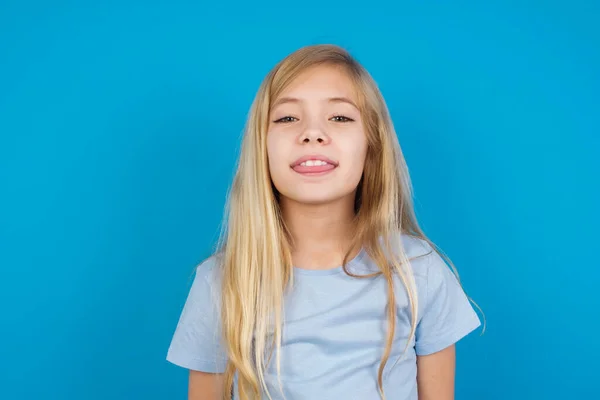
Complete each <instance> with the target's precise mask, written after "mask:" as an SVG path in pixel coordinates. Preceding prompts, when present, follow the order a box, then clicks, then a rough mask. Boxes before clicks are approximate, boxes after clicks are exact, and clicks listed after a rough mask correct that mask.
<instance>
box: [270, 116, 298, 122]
mask: <svg viewBox="0 0 600 400" xmlns="http://www.w3.org/2000/svg"><path fill="white" fill-rule="evenodd" d="M297 120H298V119H297V118H294V117H290V116H289V115H288V116H286V117H283V118H279V119H277V120H275V121H273V122H274V123H276V124H285V123H289V122H294V121H297Z"/></svg>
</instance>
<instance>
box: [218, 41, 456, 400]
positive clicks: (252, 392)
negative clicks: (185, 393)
mask: <svg viewBox="0 0 600 400" xmlns="http://www.w3.org/2000/svg"><path fill="white" fill-rule="evenodd" d="M318 65H333V66H339V67H342V68H343V69H344V70H345V72H346V73H347V74H348V76H349V77H350V78H351V80H352V81H353V83H354V84H355V87H356V91H357V94H358V101H359V104H358V105H359V108H360V111H361V115H362V119H363V121H364V127H365V132H366V135H367V141H368V149H367V156H366V161H365V166H364V172H363V177H362V179H361V181H360V183H359V186H358V188H357V194H356V201H355V211H356V213H355V214H356V217H355V218H356V226H357V232H356V235H355V243H353V245H352V246H351V247H350V248H356V247H357V246H360V247H361V248H363V249H364V250H365V251H366V252H367V254H368V255H369V256H370V257H371V258H372V259H373V260H374V261H375V262H376V264H377V265H378V267H379V271H378V272H377V274H379V275H382V276H383V277H385V279H386V281H387V295H388V304H389V306H388V307H387V318H388V321H387V322H388V329H387V338H386V341H385V351H384V353H383V356H382V360H381V363H380V366H379V371H378V387H379V392H380V395H381V397H382V398H383V399H385V395H384V392H383V371H384V367H385V365H386V363H387V361H388V359H389V357H390V353H391V350H392V342H393V338H394V333H395V330H396V318H395V315H396V298H395V294H394V290H393V288H394V284H393V277H394V276H395V275H397V276H399V277H400V279H401V281H402V283H403V285H404V287H405V288H406V291H407V294H408V298H409V302H410V310H411V329H410V336H409V338H408V341H407V346H408V343H410V341H411V339H412V338H413V337H414V334H415V330H416V324H417V309H418V304H417V293H416V289H415V283H414V278H413V275H412V273H411V271H410V268H408V267H407V266H408V265H409V259H408V257H407V255H406V254H405V252H404V251H403V249H402V246H401V245H398V244H399V241H400V234H408V235H411V236H414V237H417V238H420V239H423V240H425V241H426V242H427V243H428V244H429V245H430V246H431V247H432V249H434V250H436V251H438V252H439V250H438V249H437V247H436V246H435V245H434V243H432V242H431V241H430V240H429V239H428V238H427V237H426V236H425V234H424V233H423V232H422V230H421V228H420V227H419V225H418V223H417V220H416V216H415V213H414V208H413V204H412V186H411V182H410V178H409V173H408V169H407V166H406V162H405V160H404V156H403V155H402V151H401V149H400V145H399V143H398V139H397V136H396V133H395V131H394V127H393V124H392V121H391V118H390V115H389V112H388V109H387V106H386V104H385V101H384V99H383V97H382V95H381V93H380V91H379V89H378V87H377V84H376V83H375V81H374V80H373V79H372V77H371V76H370V74H369V73H368V72H367V71H366V70H365V69H364V68H363V67H362V66H361V65H360V64H359V63H358V62H357V61H356V60H355V59H354V58H353V57H352V56H351V55H350V54H349V53H348V52H347V51H346V50H344V49H342V48H340V47H338V46H334V45H315V46H307V47H303V48H301V49H299V50H297V51H295V52H294V53H292V54H290V55H289V56H287V57H286V58H284V59H283V60H282V61H280V62H279V63H278V64H277V65H276V66H275V67H274V68H273V69H272V70H271V71H270V72H269V74H268V75H267V76H266V78H265V79H264V81H263V82H262V84H261V86H260V88H259V90H258V93H257V94H256V97H255V99H254V102H253V103H252V107H251V110H250V114H249V116H248V120H247V124H246V127H245V133H244V138H243V142H242V147H241V154H240V158H239V163H238V168H237V172H236V174H235V177H234V180H233V184H232V187H231V190H230V194H229V201H228V207H227V210H226V211H227V212H226V218H227V223H226V224H225V225H224V226H225V231H224V234H223V236H222V239H221V243H220V246H219V253H220V256H221V258H220V259H221V264H222V265H221V267H222V291H221V296H222V297H221V299H222V300H221V323H222V334H223V340H224V345H225V348H226V351H227V356H228V364H227V367H226V371H225V376H224V386H225V387H224V399H231V393H232V388H233V384H234V376H235V375H236V373H237V388H238V392H239V396H240V399H241V400H250V399H260V398H261V391H264V392H265V393H266V394H267V397H268V398H269V399H271V395H270V393H269V391H268V389H267V384H266V381H265V370H266V368H267V367H268V364H269V362H270V361H271V360H272V356H273V354H275V358H276V364H277V372H278V376H279V375H280V349H281V340H282V326H283V321H284V316H283V302H284V295H285V293H286V289H287V288H288V287H289V285H290V283H291V282H292V280H293V266H292V259H291V250H290V249H291V237H290V235H289V232H288V231H287V230H286V227H285V223H284V221H283V219H282V214H281V209H280V207H279V203H278V198H277V196H278V194H277V192H276V190H275V189H274V187H273V185H272V182H271V178H270V174H269V168H268V162H267V151H266V135H267V127H268V121H269V109H270V107H271V104H272V102H273V101H274V100H275V99H277V97H278V96H279V95H280V94H281V92H282V91H283V90H284V89H285V88H286V87H287V86H288V85H289V84H290V83H291V82H292V81H293V80H294V78H296V77H297V76H298V75H299V74H300V73H301V72H303V71H304V70H306V69H307V68H309V67H313V66H318ZM440 254H442V256H443V257H444V258H445V259H446V261H447V262H449V263H450V265H451V266H452V268H453V270H455V269H454V266H453V265H452V262H451V261H450V260H449V259H448V258H447V256H445V255H444V254H443V253H441V252H440ZM349 257H350V253H348V254H346V256H345V258H344V270H345V272H346V273H348V274H349V275H352V276H356V275H353V274H351V273H350V272H349V271H348V270H347V269H346V263H347V262H348V259H349ZM403 266H404V267H403ZM371 276H373V275H371ZM357 277H358V276H357ZM405 350H406V349H405ZM279 384H280V388H281V381H280V380H279Z"/></svg>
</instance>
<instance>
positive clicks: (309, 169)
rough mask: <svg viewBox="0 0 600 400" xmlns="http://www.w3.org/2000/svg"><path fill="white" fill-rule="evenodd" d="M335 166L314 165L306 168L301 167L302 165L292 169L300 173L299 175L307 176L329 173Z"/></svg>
mask: <svg viewBox="0 0 600 400" xmlns="http://www.w3.org/2000/svg"><path fill="white" fill-rule="evenodd" d="M334 168H335V166H334V165H331V164H325V165H315V166H312V167H308V166H303V165H296V166H295V167H294V168H293V169H294V171H296V172H298V173H300V174H309V173H311V172H312V173H317V172H325V171H330V170H332V169H334Z"/></svg>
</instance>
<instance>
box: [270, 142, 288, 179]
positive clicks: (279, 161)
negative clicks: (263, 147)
mask: <svg viewBox="0 0 600 400" xmlns="http://www.w3.org/2000/svg"><path fill="white" fill-rule="evenodd" d="M286 154H287V152H286V150H285V146H284V143H282V141H281V140H278V138H277V136H275V135H268V136H267V158H268V161H269V172H270V174H271V179H273V180H276V179H277V178H278V176H279V175H281V173H282V172H283V170H284V167H285V163H286Z"/></svg>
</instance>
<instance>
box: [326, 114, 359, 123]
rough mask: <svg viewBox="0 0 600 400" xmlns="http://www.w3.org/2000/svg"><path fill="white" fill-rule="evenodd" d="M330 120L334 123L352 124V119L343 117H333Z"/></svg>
mask: <svg viewBox="0 0 600 400" xmlns="http://www.w3.org/2000/svg"><path fill="white" fill-rule="evenodd" d="M331 120H332V121H334V122H353V121H354V120H353V119H352V118H348V117H345V116H343V115H334V116H333V117H331Z"/></svg>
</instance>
